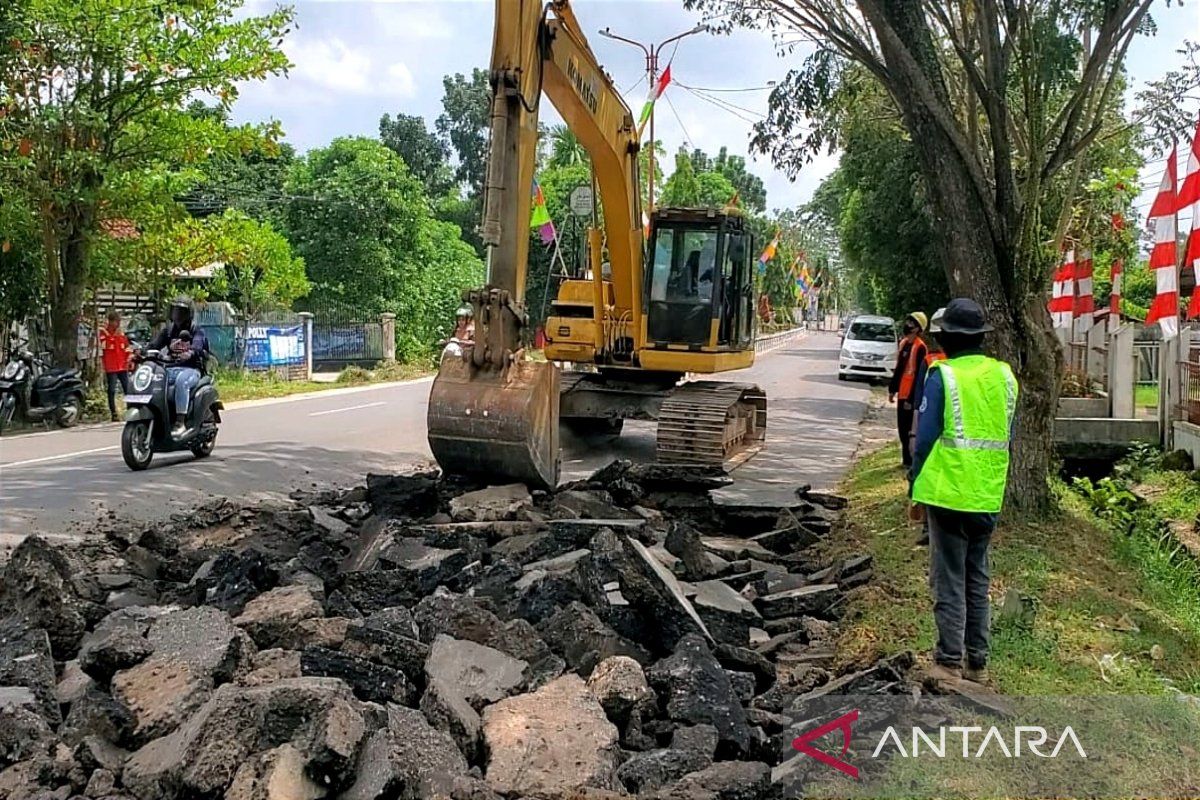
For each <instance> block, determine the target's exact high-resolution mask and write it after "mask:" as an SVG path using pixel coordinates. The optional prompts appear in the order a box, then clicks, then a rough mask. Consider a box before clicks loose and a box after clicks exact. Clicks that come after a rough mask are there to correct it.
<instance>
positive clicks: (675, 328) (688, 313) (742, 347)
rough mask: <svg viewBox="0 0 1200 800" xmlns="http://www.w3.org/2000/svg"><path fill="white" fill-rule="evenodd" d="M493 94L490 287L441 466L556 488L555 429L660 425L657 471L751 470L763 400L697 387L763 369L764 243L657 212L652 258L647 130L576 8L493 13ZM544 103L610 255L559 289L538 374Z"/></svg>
mask: <svg viewBox="0 0 1200 800" xmlns="http://www.w3.org/2000/svg"><path fill="white" fill-rule="evenodd" d="M491 87H492V96H491V144H490V150H489V159H488V168H487V177H486V180H487V184H486V190H485V196H484V212H483V227H482V237H483V241H484V244H485V246H486V247H487V285H486V286H484V287H483V288H482V289H477V290H473V291H470V292H467V293H465V295H464V300H465V301H466V302H468V303H470V304H471V306H472V307H473V309H474V314H475V339H474V345H473V346H472V347H467V348H465V349H464V350H463V353H462V356H461V357H457V356H455V357H449V358H445V359H443V360H442V363H441V366H440V368H439V370H438V374H437V377H436V378H435V379H434V382H433V388H432V390H431V391H430V396H429V414H428V432H429V446H430V449H431V450H432V451H433V455H434V457H435V458H436V459H437V462H438V464H439V465H440V466H441V467H442V469H443V470H444V471H446V472H447V473H451V474H471V475H475V476H477V477H480V478H483V479H484V480H486V481H488V482H493V483H495V482H500V481H510V480H515V481H521V482H525V483H528V484H530V485H534V486H551V487H552V486H554V485H555V484H556V483H557V481H558V473H559V463H560V457H559V425H560V423H561V424H562V425H563V426H564V427H566V428H568V429H569V430H574V431H576V432H579V433H584V434H587V433H607V434H614V433H619V431H620V429H621V425H622V423H623V422H624V420H626V419H641V420H657V421H658V439H657V448H656V451H657V455H656V458H657V460H658V461H659V462H660V463H667V464H707V465H725V466H727V467H728V466H730V465H731V464H732V463H737V462H740V461H742V460H744V459H745V458H747V457H749V455H751V454H752V453H753V452H755V451H756V450H757V449H758V448H759V447H761V445H762V442H763V439H764V437H765V434H766V421H767V401H766V395H765V394H764V392H763V391H762V390H761V389H759V388H758V387H757V386H754V385H749V384H739V383H726V382H718V381H706V380H691V379H690V377H689V376H690V374H711V373H717V372H725V371H727V370H735V369H742V368H744V367H748V366H750V365H751V364H753V363H754V337H755V317H754V313H755V303H754V271H753V266H754V265H753V260H752V254H753V252H754V243H753V241H752V237H751V234H750V231H749V229H748V226H747V225H746V224H745V221H744V219H743V218H742V216H741V215H740V214H738V213H737V212H735V211H730V212H728V213H726V212H721V211H715V210H707V209H705V210H697V209H676V208H659V209H655V210H654V211H653V212H652V213H651V215H650V226H649V247H647V246H646V241H645V239H644V234H643V227H642V213H641V198H640V192H639V186H640V184H639V180H638V151H639V149H640V141H639V136H638V130H637V126H636V125H635V123H634V119H633V115H632V114H631V113H630V110H629V108H628V106H626V105H625V102H624V101H623V100H622V99H621V96H620V94H619V93H618V92H617V89H616V87H615V86H614V85H613V83H612V81H611V79H610V78H609V77H608V75H607V74H606V73H605V72H604V70H603V69H601V67H600V66H599V64H597V62H596V57H595V54H594V53H593V52H592V50H591V48H590V47H589V46H588V43H587V40H586V38H585V37H584V35H583V32H582V30H581V28H580V26H579V22H578V20H577V19H576V17H575V14H574V12H573V11H572V9H571V5H570V2H569V0H551V2H549V3H547V4H545V5H542V4H541V3H540V2H536V0H496V25H495V35H494V39H493V44H492V62H491ZM543 94H544V95H545V96H546V97H548V98H549V99H550V101H551V102H552V103H553V104H554V107H555V108H556V109H557V110H558V112H559V114H561V115H562V118H563V120H564V121H565V122H566V124H567V126H568V127H569V128H570V130H571V131H572V132H574V134H575V135H576V137H577V138H578V139H579V142H580V144H582V146H583V147H584V149H585V150H586V151H587V153H588V154H589V156H590V157H591V162H592V168H593V170H594V175H595V180H596V184H597V185H598V190H599V202H600V205H601V208H602V210H603V228H604V230H603V240H602V238H601V231H599V230H597V229H596V228H594V227H593V228H590V229H589V230H588V232H587V243H588V262H589V263H590V266H591V270H590V272H591V274H590V276H586V277H584V278H575V279H570V280H565V281H564V282H563V283H562V285H561V286H560V288H559V291H558V295H557V298H556V299H555V300H554V301H553V304H552V306H551V310H550V314H549V317H548V318H547V320H546V323H545V339H546V343H545V346H544V353H545V357H546V359H547V361H534V360H531V359H530V358H528V357H527V355H526V351H525V348H524V344H523V343H524V342H527V341H528V338H529V337H528V331H527V330H526V328H527V316H526V311H525V306H524V302H523V301H524V294H525V277H526V268H527V259H528V251H529V239H530V236H529V234H530V227H529V219H530V207H531V202H532V192H533V179H534V174H533V173H534V166H535V161H536V154H537V136H538V108H539V103H540V100H541V97H542V95H543ZM605 253H607V258H605V257H604V256H605ZM554 362H559V363H564V364H567V365H570V367H571V369H570V371H565V372H564V371H561V370H560V369H559V367H558V366H556V364H555V363H554Z"/></svg>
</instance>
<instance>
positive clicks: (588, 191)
mask: <svg viewBox="0 0 1200 800" xmlns="http://www.w3.org/2000/svg"><path fill="white" fill-rule="evenodd" d="M593 205H595V200H594V199H593V197H592V187H590V186H576V187H575V188H574V189H572V190H571V213H572V214H575V215H577V216H580V217H586V216H588V215H589V214H591V213H592V206H593Z"/></svg>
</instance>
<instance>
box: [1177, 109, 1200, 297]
mask: <svg viewBox="0 0 1200 800" xmlns="http://www.w3.org/2000/svg"><path fill="white" fill-rule="evenodd" d="M1185 208H1190V209H1191V213H1192V229H1191V232H1190V233H1188V240H1187V249H1186V250H1185V251H1184V255H1183V263H1184V265H1188V264H1191V265H1192V273H1193V274H1194V275H1195V277H1196V286H1195V288H1193V289H1192V300H1191V302H1190V303H1188V310H1187V313H1188V319H1196V318H1197V317H1200V124H1197V125H1196V134H1195V135H1194V136H1193V137H1192V147H1191V151H1190V152H1189V154H1188V163H1187V171H1185V172H1184V174H1183V185H1182V186H1181V187H1180V189H1179V210H1180V211H1183V210H1184V209H1185Z"/></svg>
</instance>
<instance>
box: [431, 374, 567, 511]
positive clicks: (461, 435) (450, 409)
mask: <svg viewBox="0 0 1200 800" xmlns="http://www.w3.org/2000/svg"><path fill="white" fill-rule="evenodd" d="M558 384H559V373H558V367H556V366H554V365H553V364H550V363H546V362H534V361H518V362H515V363H513V364H510V365H509V366H508V367H507V368H506V369H502V370H501V369H495V368H489V367H487V366H486V365H485V366H483V367H476V366H475V365H473V364H472V363H471V361H470V360H469V359H462V358H453V357H452V358H446V359H444V360H443V361H442V364H441V366H440V367H439V368H438V374H437V377H436V378H434V380H433V388H432V390H430V392H429V418H428V429H429V449H430V450H432V451H433V457H434V458H436V459H437V462H438V464H439V465H440V466H441V468H442V470H443V471H445V472H447V473H450V474H457V475H472V476H476V477H479V478H482V479H484V480H486V481H487V482H488V483H493V484H495V483H507V482H514V481H516V482H520V483H524V484H527V485H529V486H531V487H536V488H553V487H554V486H555V485H556V484H557V483H558V466H559V454H558V391H559V387H558Z"/></svg>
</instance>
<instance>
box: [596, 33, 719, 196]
mask: <svg viewBox="0 0 1200 800" xmlns="http://www.w3.org/2000/svg"><path fill="white" fill-rule="evenodd" d="M705 30H707V28H705V27H704V26H703V25H697V26H696V27H694V28H692V29H691V30H690V31H684V32H683V33H681V34H679V35H678V36H672V37H671V38H670V39H664V40H663V41H661V42H659V43H658V44H653V43H650V44H642V43H641V42H637V41H634V40H633V39H626V38H625V37H624V36H618V35H617V34H615V33H613V32H612V31H611V30H609V29H608V28H605V29H604V30H602V31H600V35H601V36H604V37H606V38H609V39H615V40H616V41H618V42H624V43H625V44H631V45H633V46H634V47H638V48H640V49H641V51H642V53H644V54H645V56H646V76H647V77H648V78H649V79H650V91H651V92H653V91H654V87H655V86H656V85H657V84H658V54H659V53H661V52H662V49H663V48H664V47H666V46H667V45H669V44H671V43H672V42H677V41H679V40H680V39H682V38H684V37H685V36H691V35H692V34H694V33H703V32H704V31H705ZM654 111H655V109H654V106H651V107H650V152H649V154H648V158H649V169H650V174H649V175H648V176H647V190H648V191H647V195H648V201H647V205H649V209H648V210H647V213H649V212H651V211H653V210H654Z"/></svg>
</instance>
